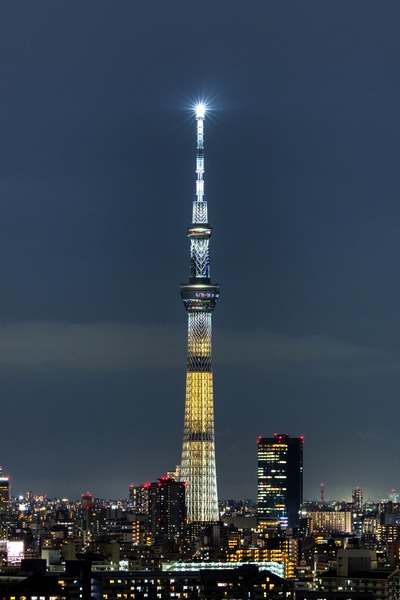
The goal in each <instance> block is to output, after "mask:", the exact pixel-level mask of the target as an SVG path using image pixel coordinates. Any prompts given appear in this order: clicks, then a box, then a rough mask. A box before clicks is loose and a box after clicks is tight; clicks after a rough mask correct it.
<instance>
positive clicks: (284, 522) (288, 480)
mask: <svg viewBox="0 0 400 600" xmlns="http://www.w3.org/2000/svg"><path fill="white" fill-rule="evenodd" d="M302 502H303V437H299V438H291V437H290V436H288V435H286V434H277V433H275V434H274V437H273V438H262V437H260V438H259V439H258V522H259V524H260V526H261V527H264V528H277V527H281V528H283V529H286V528H289V529H292V528H293V527H298V525H299V511H300V507H301V504H302Z"/></svg>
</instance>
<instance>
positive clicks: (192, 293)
mask: <svg viewBox="0 0 400 600" xmlns="http://www.w3.org/2000/svg"><path fill="white" fill-rule="evenodd" d="M204 117H205V107H204V106H203V105H201V104H199V105H198V106H197V107H196V121H197V155H196V199H195V200H194V201H193V209H192V223H191V224H190V225H189V228H188V231H187V235H188V237H189V239H190V275H189V283H186V284H183V285H181V296H182V300H183V304H184V306H185V309H186V312H187V315H188V350H187V370H186V401H185V419H184V433H183V449H182V463H181V480H182V481H186V483H187V487H186V509H187V520H188V523H195V522H203V523H207V522H211V521H218V520H219V511H218V494H217V476H216V469H215V439H214V397H213V374H212V366H211V315H212V312H213V310H214V308H215V304H216V301H217V298H218V296H219V286H218V285H217V284H213V283H211V279H210V254H209V241H210V237H211V231H212V230H211V227H210V225H209V224H208V211H207V202H206V200H205V198H204V146H203V140H204Z"/></svg>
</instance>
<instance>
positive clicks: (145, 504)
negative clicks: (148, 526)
mask: <svg viewBox="0 0 400 600" xmlns="http://www.w3.org/2000/svg"><path fill="white" fill-rule="evenodd" d="M149 487H150V483H143V484H142V485H133V484H132V483H131V485H130V486H129V504H130V507H131V508H132V509H133V512H134V513H136V514H145V515H147V514H148V512H149Z"/></svg>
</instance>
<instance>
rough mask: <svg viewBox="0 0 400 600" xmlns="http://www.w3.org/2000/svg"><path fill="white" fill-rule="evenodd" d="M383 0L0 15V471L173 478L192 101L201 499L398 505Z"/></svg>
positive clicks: (393, 19)
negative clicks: (205, 344) (203, 278)
mask: <svg viewBox="0 0 400 600" xmlns="http://www.w3.org/2000/svg"><path fill="white" fill-rule="evenodd" d="M399 31H400V3H399V2H398V0H393V1H389V0H375V1H370V0H331V1H325V2H322V1H321V0H303V1H300V2H299V0H276V1H269V0H252V1H251V2H249V1H247V0H202V1H201V2H191V1H188V0H168V1H165V0H150V1H145V2H143V1H141V2H139V1H136V0H118V1H115V2H111V1H110V0H109V1H107V2H106V1H104V0H80V1H78V0H72V1H68V2H67V1H62V0H57V1H55V0H40V1H37V2H32V0H15V1H6V0H3V1H2V2H1V4H0V67H1V68H0V73H1V86H0V108H1V110H0V132H1V135H0V197H1V218H0V290H1V293H0V318H1V321H0V328H1V336H0V390H1V411H0V423H1V437H0V464H2V465H3V469H4V472H5V473H6V474H10V475H11V481H12V493H13V494H14V495H17V494H24V493H25V492H27V491H28V490H32V491H33V492H35V493H46V494H48V495H49V496H60V497H70V498H76V497H78V496H80V494H81V493H82V492H85V491H86V490H89V491H91V492H92V493H93V494H94V495H95V496H97V497H104V498H124V497H127V496H128V486H129V484H130V483H134V484H141V483H144V482H146V481H153V480H155V479H157V478H158V477H161V476H163V475H165V473H166V471H167V470H171V469H173V468H174V467H175V465H176V464H178V463H179V462H180V454H181V444H182V434H183V409H184V395H185V368H186V336H187V319H186V314H185V310H184V308H183V306H182V302H181V299H180V295H179V285H180V283H181V282H184V281H186V280H187V279H188V275H189V241H188V239H187V238H186V228H187V225H188V224H189V222H190V220H191V203H192V201H193V199H194V192H195V119H194V115H193V105H194V103H195V102H196V101H198V100H204V101H205V102H207V106H208V113H207V117H206V122H205V166H206V173H205V180H206V199H207V200H208V203H209V220H210V223H211V225H212V226H213V228H214V235H213V238H212V239H211V270H212V279H213V281H215V282H217V283H219V284H220V285H221V297H220V300H219V302H218V306H217V308H216V311H215V313H214V316H213V353H214V356H213V358H214V381H215V423H216V447H217V473H218V487H219V496H220V498H221V499H222V498H231V497H233V498H240V497H250V498H256V440H257V437H258V436H259V435H262V436H267V437H268V436H272V435H273V433H274V432H279V433H289V434H290V435H293V436H298V435H304V437H305V448H304V482H305V486H304V487H305V490H304V495H305V498H309V499H311V498H318V496H319V486H320V483H321V482H324V483H325V490H326V491H325V496H326V499H328V500H329V499H333V498H349V497H350V495H351V490H352V489H353V488H354V487H355V486H356V485H359V486H360V487H362V488H363V489H364V493H365V497H366V498H374V499H377V498H378V497H387V494H388V492H390V490H391V488H396V489H397V488H398V489H400V472H399V461H400V448H399V434H398V432H399V412H400V411H399V399H400V321H399V305H400V279H399V261H400V237H399V229H400V169H399V164H400V129H399V123H400V119H399V111H400V108H399V106H400V101H399V98H400V58H399V57H400V35H399Z"/></svg>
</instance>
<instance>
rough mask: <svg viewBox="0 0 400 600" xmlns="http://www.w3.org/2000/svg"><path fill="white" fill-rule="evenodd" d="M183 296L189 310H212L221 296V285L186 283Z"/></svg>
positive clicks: (182, 287)
mask: <svg viewBox="0 0 400 600" xmlns="http://www.w3.org/2000/svg"><path fill="white" fill-rule="evenodd" d="M181 296H182V300H183V304H184V305H185V308H186V310H187V311H189V312H198V311H201V312H212V311H213V310H214V308H215V304H216V302H217V299H218V296H219V285H218V284H212V283H184V284H182V285H181Z"/></svg>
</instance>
